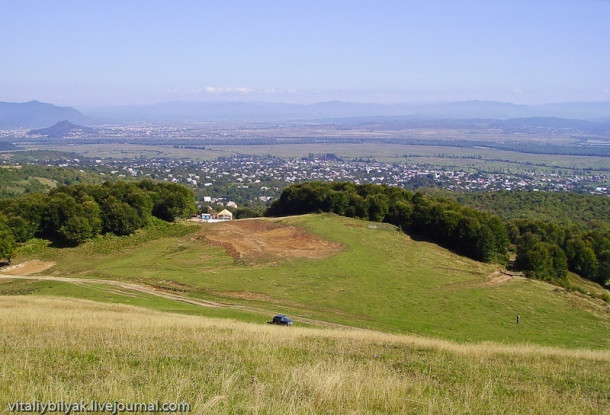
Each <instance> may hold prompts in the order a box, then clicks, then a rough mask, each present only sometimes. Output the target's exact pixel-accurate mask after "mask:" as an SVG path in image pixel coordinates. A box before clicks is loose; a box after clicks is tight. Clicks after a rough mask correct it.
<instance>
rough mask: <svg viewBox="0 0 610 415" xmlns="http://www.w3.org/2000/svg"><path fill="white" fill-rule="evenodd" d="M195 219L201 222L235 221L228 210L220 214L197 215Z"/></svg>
mask: <svg viewBox="0 0 610 415" xmlns="http://www.w3.org/2000/svg"><path fill="white" fill-rule="evenodd" d="M194 219H195V220H197V221H200V222H225V221H228V220H233V214H232V213H231V212H230V211H228V210H227V209H224V210H222V211H220V212H218V213H202V214H200V215H197V217H196V218H194Z"/></svg>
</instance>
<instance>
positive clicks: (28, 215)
mask: <svg viewBox="0 0 610 415" xmlns="http://www.w3.org/2000/svg"><path fill="white" fill-rule="evenodd" d="M193 213H195V197H194V195H193V192H192V191H190V190H189V189H187V188H185V187H183V186H180V185H177V184H174V183H163V182H161V183H156V182H153V181H151V180H142V181H140V182H124V181H121V182H114V183H111V182H106V183H103V184H101V185H86V184H78V185H70V186H59V187H57V188H55V189H52V190H51V191H50V192H49V193H47V194H42V193H34V194H29V195H24V196H21V197H18V198H12V199H4V200H0V258H4V259H8V260H9V262H10V259H11V256H12V255H13V253H14V250H15V248H16V246H17V244H19V243H22V242H25V241H27V240H29V239H31V238H34V237H40V238H45V239H49V240H52V241H55V242H59V243H62V244H71V245H75V244H79V243H81V242H84V241H85V240H87V239H90V238H93V237H94V236H96V235H100V234H114V235H129V234H131V233H133V232H135V231H136V230H137V229H140V228H143V227H145V226H146V225H147V224H149V223H150V221H151V219H152V218H153V217H156V218H159V219H162V220H165V221H174V220H175V219H176V218H178V217H186V216H190V215H191V214H193Z"/></svg>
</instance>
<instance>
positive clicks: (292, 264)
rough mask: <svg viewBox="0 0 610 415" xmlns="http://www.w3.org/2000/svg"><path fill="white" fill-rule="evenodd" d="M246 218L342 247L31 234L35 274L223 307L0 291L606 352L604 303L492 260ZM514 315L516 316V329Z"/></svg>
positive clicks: (326, 220) (57, 285)
mask: <svg viewBox="0 0 610 415" xmlns="http://www.w3.org/2000/svg"><path fill="white" fill-rule="evenodd" d="M253 222H255V223H265V224H268V226H270V228H269V229H270V230H269V231H268V232H267V231H264V229H263V231H261V233H260V235H258V234H257V235H258V236H257V238H259V239H257V240H255V242H256V243H255V244H254V245H257V244H258V245H260V244H265V243H266V242H265V241H267V242H268V240H266V239H264V238H269V235H270V234H271V233H272V231H273V229H276V228H277V229H279V230H280V231H281V230H282V229H288V228H293V229H297V230H300V231H299V232H306V234H307V235H311V236H312V237H313V236H315V237H316V238H321V239H322V240H324V241H328V243H334V244H336V245H337V246H340V247H341V248H340V249H334V250H332V252H331V251H329V252H327V253H324V252H322V253H323V254H328V255H321V256H318V257H311V256H308V255H304V256H303V255H301V256H298V255H282V254H277V255H276V254H275V253H274V252H273V251H271V250H270V249H271V248H269V249H268V250H267V251H265V250H264V249H263V250H262V251H261V252H258V251H257V252H254V251H253V252H249V251H247V250H245V251H243V252H237V254H236V251H239V250H240V249H242V250H243V249H245V248H243V247H244V246H245V245H244V240H245V241H247V240H248V238H254V236H253V234H249V233H248V232H243V233H242V234H237V235H235V236H232V238H233V239H232V240H231V239H230V238H229V239H225V240H224V242H222V243H219V242H218V241H219V240H220V239H218V238H220V236H219V232H220V231H221V230H223V229H224V228H223V227H226V226H228V225H227V224H222V223H220V224H204V225H197V224H194V225H191V226H188V227H186V226H183V225H174V226H175V227H172V225H166V228H165V230H162V231H158V230H157V231H156V232H157V233H155V232H153V230H150V229H149V230H143V231H138V232H137V233H136V234H135V235H133V236H129V237H108V236H106V237H99V238H96V239H94V240H92V241H89V242H86V243H85V244H82V245H80V246H78V247H74V248H69V247H56V246H53V245H49V244H48V243H46V242H44V241H40V240H38V241H33V242H31V243H30V244H29V245H26V246H25V247H23V248H22V249H21V251H20V254H19V256H18V257H16V258H15V261H16V262H23V261H27V260H32V259H39V260H45V261H53V262H55V265H54V266H53V267H52V268H50V269H49V270H46V271H45V272H44V273H42V274H43V275H51V276H61V277H70V278H74V279H77V278H96V279H101V280H108V281H129V282H132V283H137V284H140V285H143V286H147V287H149V288H152V289H154V290H157V291H160V292H170V293H173V294H175V295H180V296H182V297H184V298H187V299H196V300H201V301H212V302H215V303H219V304H222V307H216V308H211V307H199V306H196V305H193V304H188V303H186V304H185V303H184V302H182V303H180V302H178V301H172V300H171V299H167V298H158V296H154V295H153V294H155V292H149V293H147V292H144V293H142V292H138V293H132V292H128V291H129V290H127V291H125V290H120V289H119V290H117V289H116V288H113V289H112V290H110V289H109V288H108V287H106V286H104V284H94V285H95V286H96V287H97V288H96V290H88V289H87V286H88V285H87V286H83V285H79V284H70V283H67V282H54V281H20V280H4V281H2V283H1V284H0V293H5V294H19V293H22V294H33V295H44V296H48V295H59V296H68V297H70V296H71V297H78V298H89V299H92V300H98V301H106V302H121V303H125V304H133V305H139V306H143V307H148V308H151V309H159V310H166V311H177V312H184V313H188V314H197V315H209V316H215V317H232V318H237V319H241V320H245V321H251V322H259V323H264V322H266V321H268V320H269V319H270V317H271V316H272V315H273V314H276V313H280V312H283V313H286V314H289V315H290V316H292V317H293V318H294V319H295V321H296V322H297V324H299V323H301V324H302V323H303V322H304V323H306V324H309V325H323V324H321V323H330V324H334V325H344V326H350V327H357V328H362V329H372V330H379V331H384V332H389V333H403V334H418V335H423V336H427V337H434V338H442V339H447V340H451V341H457V342H461V343H480V342H486V341H493V342H497V343H504V344H538V345H547V346H561V347H567V348H591V349H607V348H608V347H610V338H609V337H608V332H609V331H610V313H609V306H608V304H607V303H605V302H603V301H602V300H600V299H596V298H591V297H589V296H587V295H584V294H581V293H578V292H570V291H567V290H565V289H563V288H559V287H556V286H553V285H550V284H547V283H544V282H541V281H534V280H529V279H525V278H522V277H514V278H510V277H506V276H503V274H501V273H500V272H499V271H500V268H501V267H500V266H499V265H494V264H484V263H480V262H476V261H473V260H469V259H467V258H464V257H461V256H458V255H456V254H454V253H452V252H450V251H448V250H446V249H443V248H440V247H438V246H437V245H434V244H431V243H428V242H422V241H415V240H413V239H411V238H410V237H408V236H407V235H405V234H403V233H401V232H398V231H397V230H396V229H395V228H394V227H393V226H390V225H386V224H379V223H372V222H365V221H360V220H355V219H349V218H344V217H339V216H335V215H305V216H298V217H288V218H282V219H255V220H250V221H235V222H233V224H232V226H242V225H239V224H240V223H241V224H243V226H245V225H246V224H251V223H253ZM273 232H278V231H273ZM297 234H299V233H298V232H297ZM261 235H262V236H261ZM282 235H283V234H280V236H281V237H280V239H279V243H280V244H283V245H286V246H291V244H293V245H295V241H294V240H292V239H291V238H293V236H290V234H287V235H288V236H285V237H284V236H282ZM299 235H300V234H299ZM260 238H262V239H260ZM282 238H284V239H282ZM286 238H287V239H286ZM261 241H262V242H261ZM297 242H298V241H297ZM299 243H300V242H299ZM296 245H298V244H296ZM297 248H298V247H297ZM295 249H296V248H295ZM329 249H330V248H329ZM572 278H573V279H574V280H575V281H577V280H578V278H577V277H574V276H573V277H572ZM75 281H78V280H75ZM585 288H586V286H585ZM516 315H520V316H521V321H520V324H518V325H517V324H516V321H515V318H516Z"/></svg>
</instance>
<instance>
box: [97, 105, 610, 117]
mask: <svg viewBox="0 0 610 415" xmlns="http://www.w3.org/2000/svg"><path fill="white" fill-rule="evenodd" d="M87 113H88V114H89V115H91V116H92V117H94V118H96V119H98V120H104V121H106V122H206V121H285V120H322V119H335V118H355V117H388V116H401V117H407V118H411V119H417V120H426V119H469V118H482V119H498V120H507V119H511V118H528V117H558V118H571V119H582V120H594V121H610V102H584V103H563V104H561V103H560V104H547V105H537V106H528V105H517V104H511V103H503V102H495V101H464V102H454V103H444V104H360V103H350V102H341V101H331V102H321V103H317V104H308V105H303V104H281V103H267V102H191V101H186V102H185V101H176V102H167V103H161V104H155V105H142V106H120V107H105V108H90V109H89V110H88V111H87Z"/></svg>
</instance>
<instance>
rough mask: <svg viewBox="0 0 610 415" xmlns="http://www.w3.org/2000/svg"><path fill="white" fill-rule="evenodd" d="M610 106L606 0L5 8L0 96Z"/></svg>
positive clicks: (1, 11) (83, 1) (19, 2)
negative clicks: (470, 101) (602, 103)
mask: <svg viewBox="0 0 610 415" xmlns="http://www.w3.org/2000/svg"><path fill="white" fill-rule="evenodd" d="M32 99H37V100H41V101H45V102H53V103H56V104H63V105H101V104H122V103H125V104H133V103H154V102H161V101H169V100H263V101H277V102H304V103H309V102H318V101H326V100H332V99H338V100H347V101H359V102H402V101H407V102H412V101H413V102H422V101H453V100H467V99H491V100H499V101H510V102H516V103H528V104H529V103H545V102H556V101H583V100H610V1H605V0H478V1H474V0H473V1H468V0H460V1H455V0H451V1H450V0H446V1H435V0H422V1H415V0H403V1H384V0H376V1H357V0H353V1H343V0H319V1H306V0H294V1H290V0H275V1H259V0H249V1H231V0H217V1H181V0H174V1H131V0H121V1H110V0H98V1H87V0H78V1H62V0H57V1H49V0H45V1H28V0H0V101H17V102H22V101H28V100H32Z"/></svg>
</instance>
